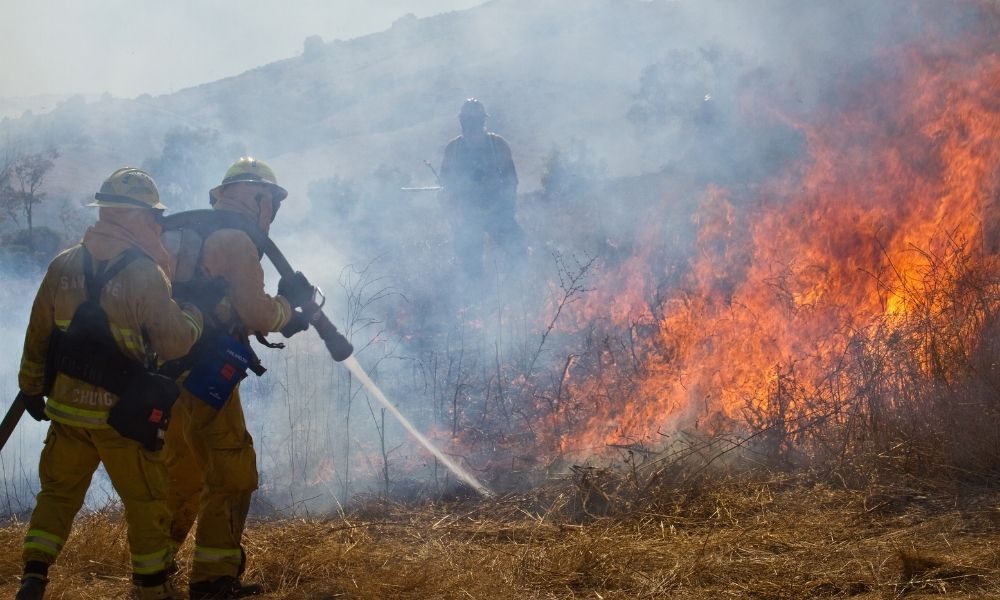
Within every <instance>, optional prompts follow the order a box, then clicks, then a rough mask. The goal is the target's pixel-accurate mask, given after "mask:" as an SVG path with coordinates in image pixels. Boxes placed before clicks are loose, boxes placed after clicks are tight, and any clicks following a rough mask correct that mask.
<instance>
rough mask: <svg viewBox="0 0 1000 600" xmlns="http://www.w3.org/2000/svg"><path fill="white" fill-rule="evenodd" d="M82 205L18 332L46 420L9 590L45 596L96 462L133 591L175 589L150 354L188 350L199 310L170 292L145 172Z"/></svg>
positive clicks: (156, 203) (122, 173)
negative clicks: (112, 498) (17, 570)
mask: <svg viewBox="0 0 1000 600" xmlns="http://www.w3.org/2000/svg"><path fill="white" fill-rule="evenodd" d="M90 206H94V207H98V208H99V209H100V212H99V217H98V220H97V222H96V223H95V224H94V225H93V226H92V227H90V228H89V229H88V230H87V232H86V233H85V234H84V236H83V241H82V242H81V243H80V244H78V245H76V246H74V247H72V248H70V249H69V250H66V251H65V252H63V253H61V254H59V255H58V256H57V257H56V258H55V259H53V260H52V263H51V264H50V265H49V267H48V271H47V272H46V274H45V277H44V279H43V280H42V283H41V286H40V287H39V289H38V293H37V295H36V296H35V300H34V304H33V305H32V308H31V317H30V320H29V322H28V330H27V333H26V335H25V340H24V352H23V354H22V358H21V369H20V372H19V374H18V384H19V386H20V390H21V391H20V393H19V394H18V397H19V399H20V400H21V402H22V403H23V404H24V406H25V409H26V410H27V412H28V414H30V415H31V416H32V417H33V418H34V419H35V420H38V421H42V420H51V424H50V425H49V431H48V435H47V437H46V440H45V447H44V449H43V450H42V454H41V458H40V460H39V467H38V470H39V477H40V480H41V489H40V491H39V493H38V495H37V499H36V500H37V504H36V506H35V509H34V511H33V512H32V514H31V521H30V523H29V525H28V533H27V535H26V536H25V539H24V551H23V558H24V561H25V568H24V576H23V578H22V580H21V586H20V589H19V590H18V592H17V596H16V597H17V598H18V599H21V600H28V599H36V598H42V596H43V594H44V590H45V585H46V582H47V580H48V568H49V565H51V564H52V563H53V562H55V560H56V558H57V557H58V556H59V553H60V550H61V549H62V547H63V545H64V544H65V543H66V539H67V538H68V537H69V533H70V528H71V526H72V523H73V518H74V516H75V515H76V513H77V511H78V510H79V509H80V506H81V505H82V504H83V501H84V496H85V495H86V493H87V488H88V487H89V485H90V479H91V476H92V475H93V474H94V471H95V470H96V469H97V467H98V465H100V464H103V465H104V468H105V470H106V471H107V474H108V477H109V478H110V480H111V484H112V485H113V486H114V488H115V490H116V491H117V492H118V495H119V497H121V500H122V504H123V505H124V507H125V521H126V523H127V525H128V542H129V549H130V551H131V555H132V571H133V581H134V583H135V584H136V585H137V586H138V595H139V597H140V598H142V599H154V600H158V599H164V598H172V597H173V594H172V591H171V590H170V587H169V583H168V581H167V571H168V567H170V565H171V564H172V563H173V554H174V549H175V546H174V543H173V541H172V539H171V538H170V531H169V527H168V525H169V512H168V510H167V503H166V494H167V474H166V469H165V468H164V465H163V462H162V458H161V457H160V454H161V452H160V451H159V447H160V446H162V434H163V430H164V429H165V428H166V424H167V422H168V421H169V412H170V405H171V404H172V403H173V401H174V398H176V391H177V390H176V386H175V385H174V384H173V382H172V381H171V380H169V379H166V378H163V377H160V376H157V375H155V374H152V373H150V372H149V370H150V369H153V368H155V366H156V365H155V364H153V362H155V361H154V359H153V358H152V357H153V356H154V355H155V356H158V357H160V358H162V359H171V358H177V357H180V356H183V355H184V354H186V353H187V352H188V351H189V350H190V349H191V347H192V345H193V344H194V343H195V342H196V341H197V339H198V337H199V335H200V334H201V331H202V316H201V313H200V312H199V311H198V310H197V309H196V308H194V307H192V306H186V305H185V306H184V307H181V306H178V305H177V304H176V303H175V302H174V301H173V300H171V286H170V280H169V277H168V269H169V261H168V256H167V253H166V250H165V249H164V248H163V246H162V245H161V243H160V228H159V222H158V221H159V218H160V215H161V213H162V212H163V210H164V209H165V208H166V207H165V206H163V204H162V203H161V202H160V197H159V193H158V191H157V189H156V184H155V183H154V182H153V179H152V178H151V177H150V176H149V175H148V174H147V173H145V172H144V171H142V170H139V169H135V168H129V167H126V168H122V169H118V170H117V171H115V172H114V173H112V174H111V176H109V177H108V178H107V179H106V180H105V181H104V183H103V184H102V185H101V188H100V191H99V192H97V194H96V195H95V202H93V203H91V204H90ZM143 334H145V335H143ZM47 364H48V365H54V367H49V368H47V367H46V365H47ZM111 365H114V366H115V367H114V368H112V367H111ZM123 373H128V375H123ZM46 396H47V397H48V400H47V402H46V400H45V397H46Z"/></svg>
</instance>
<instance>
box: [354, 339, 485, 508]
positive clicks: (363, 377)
mask: <svg viewBox="0 0 1000 600" xmlns="http://www.w3.org/2000/svg"><path fill="white" fill-rule="evenodd" d="M343 365H344V366H345V367H347V370H348V371H350V372H351V373H352V374H353V375H354V376H355V377H357V378H358V379H359V380H360V381H361V383H362V384H363V385H364V386H365V389H367V390H368V391H369V392H370V393H371V394H372V395H374V396H375V398H376V399H377V400H378V401H379V402H380V403H381V404H382V406H384V407H386V408H387V409H389V412H391V413H392V414H393V416H394V417H396V419H397V420H398V421H399V422H400V424H402V425H403V427H405V428H406V430H407V431H409V432H410V435H412V436H413V437H415V438H416V439H417V441H418V442H420V443H421V444H422V445H423V447H424V448H427V450H428V451H429V452H430V453H431V454H433V455H434V456H436V457H437V459H438V460H440V461H441V462H442V463H444V466H446V467H448V470H449V471H451V472H452V473H454V474H455V476H456V477H458V478H459V479H461V480H462V481H464V482H465V483H467V484H469V485H470V486H472V487H473V488H474V489H475V490H476V491H477V492H479V493H480V494H481V495H483V496H485V497H487V498H492V497H493V492H491V491H490V490H489V488H487V487H486V486H485V485H483V484H481V483H479V480H477V479H476V478H475V477H473V476H472V474H471V473H469V472H468V471H466V470H465V469H463V468H462V467H461V466H459V465H458V464H457V463H456V462H455V461H453V460H451V459H450V458H448V457H447V456H445V455H444V453H443V452H441V451H440V450H438V449H437V447H436V446H434V444H432V443H431V441H430V440H429V439H427V437H426V436H424V434H422V433H420V432H419V431H417V428H416V427H414V426H413V424H412V423H410V422H409V421H408V420H407V418H406V417H404V416H403V413H401V412H399V409H397V408H396V407H395V406H393V405H392V403H390V402H389V400H388V399H387V398H386V397H385V394H383V393H382V390H380V389H379V388H378V386H377V385H375V383H374V382H373V381H372V380H371V378H370V377H368V374H367V373H365V370H364V369H363V368H362V367H361V364H360V363H359V362H358V359H356V358H355V357H354V356H353V355H352V356H350V357H348V358H347V359H346V360H344V362H343Z"/></svg>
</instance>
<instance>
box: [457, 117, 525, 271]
mask: <svg viewBox="0 0 1000 600" xmlns="http://www.w3.org/2000/svg"><path fill="white" fill-rule="evenodd" d="M487 116H488V115H487V114H486V109H485V108H484V107H483V103H482V102H480V101H479V100H477V99H475V98H469V99H468V100H466V101H465V103H464V104H462V109H461V111H460V112H459V114H458V120H459V123H460V124H461V126H462V135H460V136H458V137H457V138H455V139H453V140H451V142H449V143H448V145H447V146H446V147H445V149H444V159H443V160H442V161H441V171H440V179H441V185H442V186H443V188H444V189H443V192H442V193H443V194H444V198H445V202H446V205H447V206H448V208H449V211H448V212H449V214H450V215H451V219H452V223H451V226H452V237H453V240H454V245H455V258H456V260H457V261H458V262H459V265H460V267H461V269H462V272H463V273H464V274H465V276H466V277H467V278H468V279H470V280H472V281H476V280H478V279H480V278H481V277H482V273H483V234H489V236H490V238H492V240H493V242H494V243H495V244H496V245H497V246H498V247H499V248H500V249H501V250H502V251H503V252H504V253H505V254H506V255H507V256H508V257H510V258H515V259H518V258H522V257H523V256H524V254H525V242H524V231H523V230H522V229H521V226H520V225H518V223H517V221H516V220H515V219H514V211H515V208H516V202H517V171H516V170H515V168H514V160H513V158H512V157H511V153H510V146H509V145H508V144H507V142H506V141H505V140H504V139H503V138H502V137H500V136H499V135H497V134H495V133H491V132H489V131H487V130H486V117H487Z"/></svg>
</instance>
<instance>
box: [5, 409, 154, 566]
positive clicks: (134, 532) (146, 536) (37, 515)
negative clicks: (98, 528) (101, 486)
mask: <svg viewBox="0 0 1000 600" xmlns="http://www.w3.org/2000/svg"><path fill="white" fill-rule="evenodd" d="M100 463H104V469H105V470H106V471H107V472H108V477H109V478H110V479H111V485H113V486H114V488H115V491H116V492H118V496H119V497H121V500H122V504H123V505H124V507H125V522H126V523H127V525H128V544H129V549H130V551H131V553H132V571H133V573H135V574H137V575H149V574H153V573H159V572H161V571H164V570H166V568H167V567H168V566H169V565H170V563H171V561H172V560H173V554H174V543H173V541H172V540H171V539H170V535H169V531H170V529H169V528H170V513H169V512H168V510H167V503H166V496H167V474H166V470H165V468H164V465H163V457H162V456H161V454H160V453H159V452H150V451H148V450H146V449H145V448H143V447H142V444H140V443H139V442H135V441H132V440H129V439H126V438H124V437H122V436H121V435H119V434H118V432H116V431H115V430H113V429H111V428H109V427H107V426H106V425H104V426H102V427H97V428H86V427H78V426H74V425H66V424H64V423H59V422H56V421H53V422H52V423H51V424H50V425H49V432H48V435H47V436H46V438H45V447H44V448H43V449H42V455H41V458H40V459H39V461H38V475H39V478H40V479H41V491H39V492H38V496H37V498H36V501H37V503H36V505H35V510H34V512H32V513H31V522H30V524H29V525H28V534H27V536H26V537H25V540H24V560H25V562H27V561H29V560H37V561H41V562H43V563H46V564H52V563H53V562H55V560H56V557H57V556H59V551H60V550H62V547H63V545H64V544H65V543H66V538H68V537H69V533H70V529H71V528H72V526H73V518H74V517H75V516H76V513H77V512H78V511H79V510H80V507H81V506H83V501H84V497H85V496H86V494H87V488H89V487H90V480H91V477H92V476H93V475H94V471H96V470H97V466H98V465H99V464H100Z"/></svg>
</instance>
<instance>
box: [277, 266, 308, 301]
mask: <svg viewBox="0 0 1000 600" xmlns="http://www.w3.org/2000/svg"><path fill="white" fill-rule="evenodd" d="M315 292H316V288H314V287H313V285H312V284H311V283H309V280H308V279H306V276H305V275H303V274H302V271H296V272H295V273H293V274H291V275H288V276H285V277H282V278H281V279H280V280H279V281H278V295H279V296H284V297H285V298H287V299H288V303H289V304H291V305H292V308H302V307H303V306H304V305H305V304H306V302H309V301H310V300H312V299H313V294H315Z"/></svg>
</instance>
